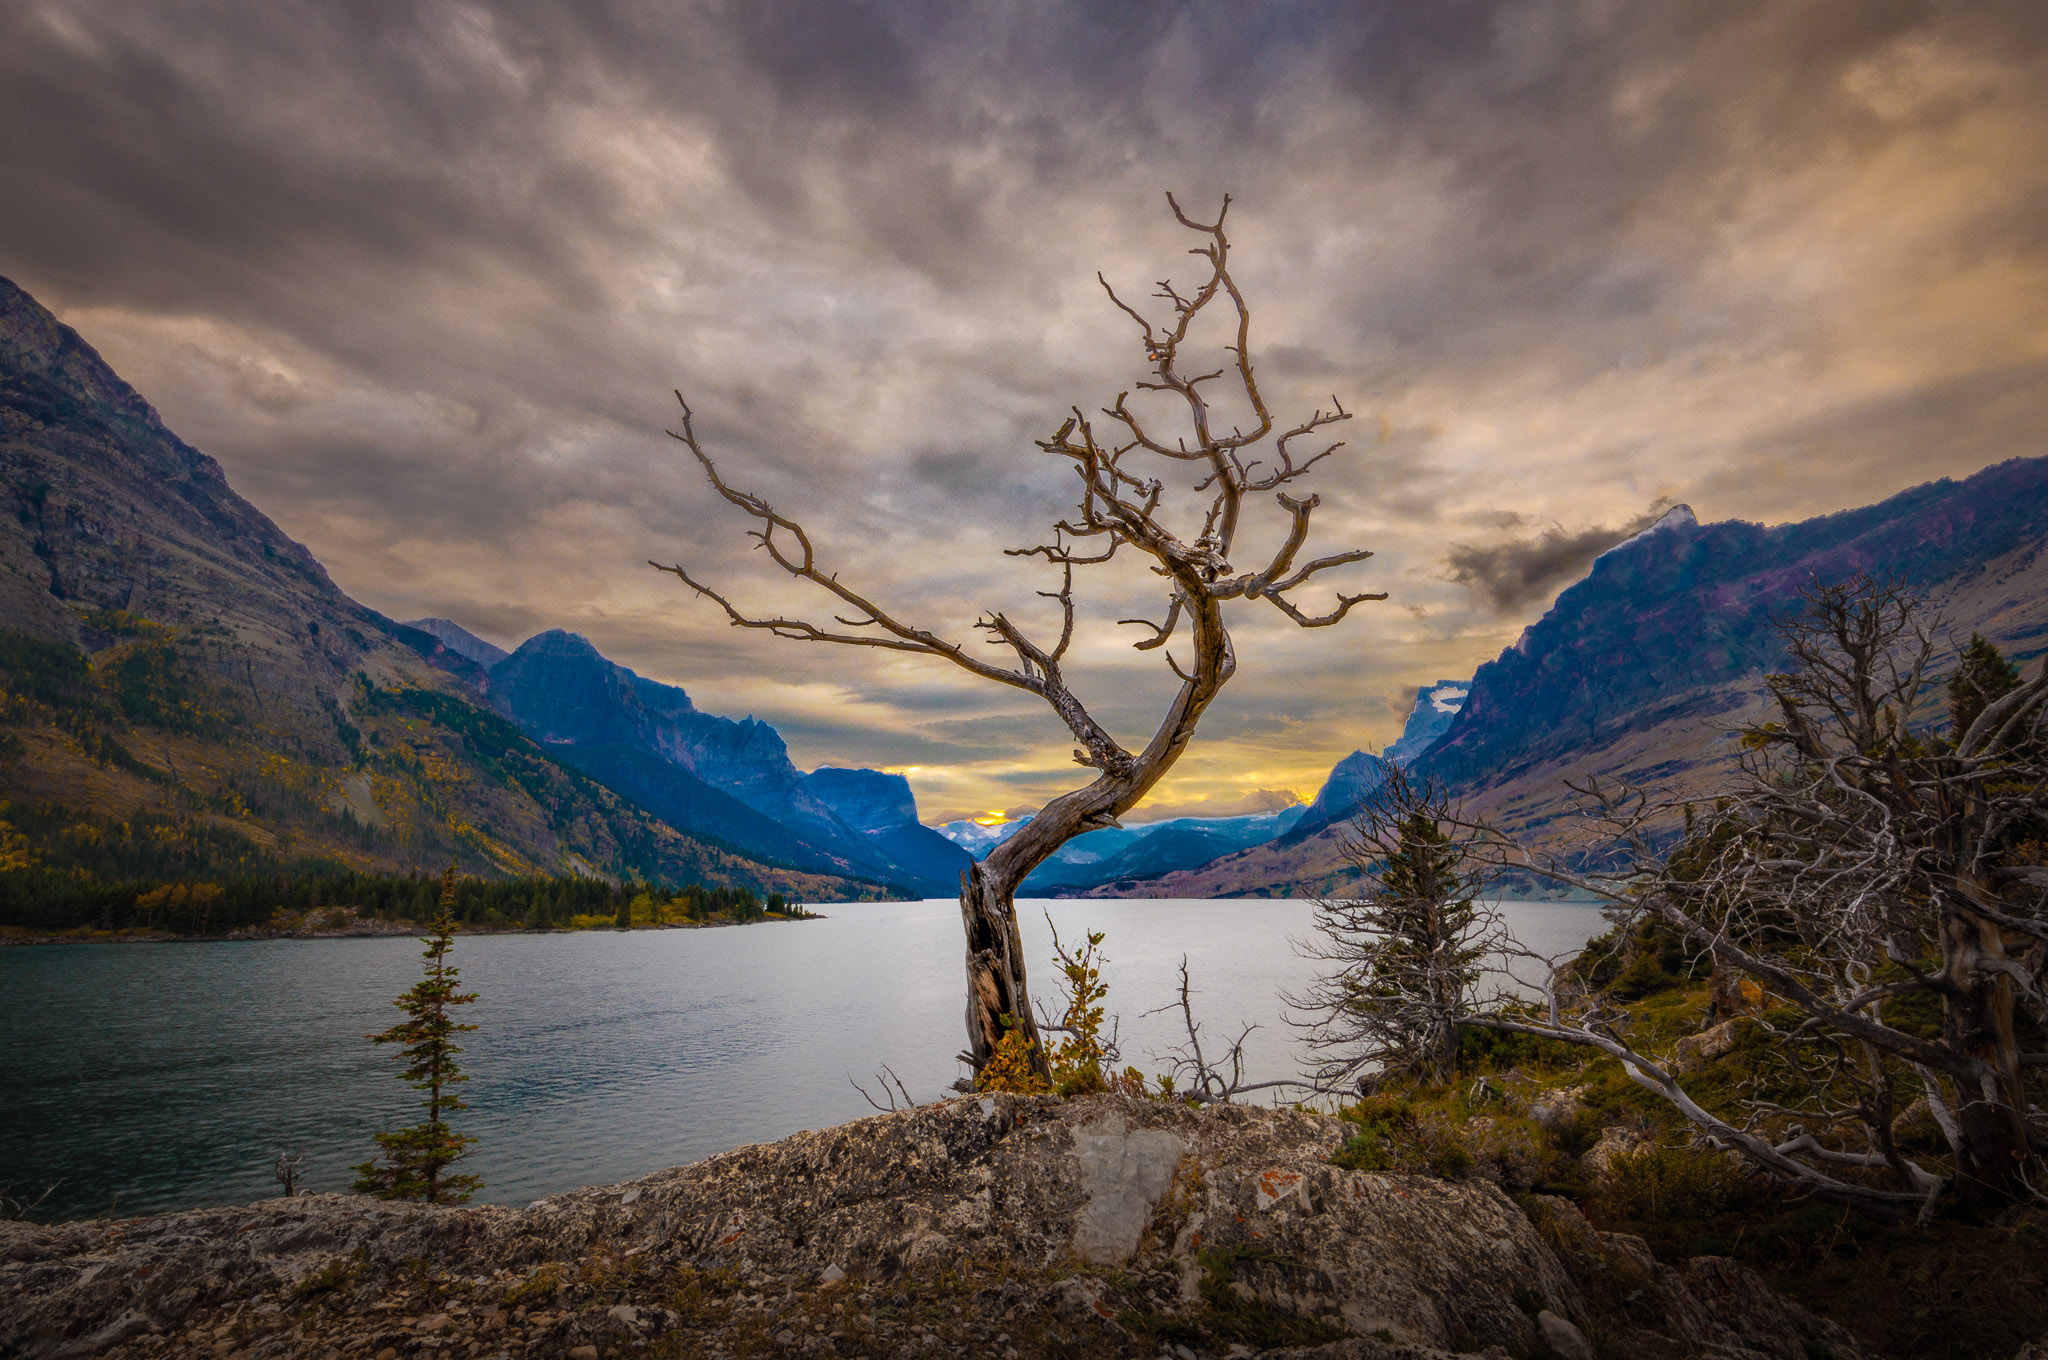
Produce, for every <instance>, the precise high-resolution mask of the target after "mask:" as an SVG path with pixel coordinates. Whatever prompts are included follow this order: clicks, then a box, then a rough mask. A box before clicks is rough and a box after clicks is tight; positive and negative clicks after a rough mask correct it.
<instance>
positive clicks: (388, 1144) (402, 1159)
mask: <svg viewBox="0 0 2048 1360" xmlns="http://www.w3.org/2000/svg"><path fill="white" fill-rule="evenodd" d="M456 882H457V876H456V872H455V866H454V865H453V864H450V865H449V866H448V869H447V872H445V873H444V874H442V875H441V909H440V912H439V914H438V915H436V916H435V917H434V921H433V925H432V930H433V932H434V933H433V934H432V935H430V936H428V937H426V938H425V939H423V940H422V941H421V943H422V944H424V945H426V947H427V949H426V953H425V954H423V955H421V957H422V958H424V959H425V960H426V961H427V962H426V976H425V977H423V978H422V979H421V980H420V981H419V982H417V983H415V984H414V985H413V987H412V988H411V989H410V990H409V991H407V992H406V993H405V994H404V995H402V996H400V997H399V998H398V999H397V1000H396V1001H394V1002H393V1003H392V1004H393V1005H395V1006H397V1007H398V1008H399V1009H400V1010H402V1011H404V1012H405V1015H406V1018H405V1019H403V1020H401V1021H399V1022H398V1023H397V1024H395V1025H393V1026H392V1027H391V1028H390V1029H387V1030H385V1031H384V1032H383V1033H382V1034H372V1035H368V1036H366V1037H368V1038H369V1040H370V1041H371V1042H372V1043H378V1044H403V1045H404V1046H405V1047H404V1049H403V1050H402V1051H401V1053H400V1055H399V1056H401V1057H402V1058H403V1059H404V1060H405V1070H404V1072H402V1073H401V1074H400V1077H401V1079H402V1080H404V1081H405V1082H407V1083H408V1084H409V1085H411V1086H414V1087H416V1088H417V1089H419V1090H421V1091H424V1092H426V1093H427V1098H426V1100H425V1101H423V1102H421V1103H422V1104H424V1105H425V1106H426V1110H427V1118H426V1122H424V1123H421V1124H415V1125H414V1126H413V1127H411V1128H409V1129H400V1130H398V1131H397V1132H395V1133H380V1134H377V1135H376V1140H377V1146H378V1147H380V1148H382V1149H383V1152H382V1153H381V1154H380V1156H381V1159H382V1165H379V1160H380V1158H379V1157H372V1158H371V1159H370V1160H369V1161H367V1162H363V1163H362V1164H360V1165H358V1166H355V1167H352V1168H350V1169H351V1170H353V1171H354V1172H355V1173H356V1183H355V1188H356V1189H357V1190H358V1191H361V1192H363V1193H366V1194H372V1195H376V1196H377V1197H378V1198H380V1199H423V1200H426V1201H427V1202H428V1203H429V1204H460V1203H461V1202H462V1201H464V1200H466V1199H468V1198H469V1197H470V1195H471V1194H472V1193H473V1192H474V1191H476V1190H477V1189H478V1188H480V1187H481V1186H482V1185H483V1181H482V1179H481V1178H479V1177H476V1176H456V1175H448V1174H445V1172H446V1169H447V1167H448V1166H449V1165H450V1164H452V1163H454V1162H456V1161H458V1160H460V1159H461V1158H463V1157H466V1156H468V1155H469V1145H470V1144H471V1143H474V1142H475V1141H476V1139H474V1138H472V1137H470V1136H468V1135H467V1134H460V1133H457V1132H455V1131H454V1130H453V1129H451V1128H449V1127H448V1123H447V1120H446V1119H445V1118H444V1116H445V1115H447V1114H448V1113H449V1112H450V1111H453V1110H461V1109H466V1108H468V1107H467V1106H466V1105H464V1104H463V1102H462V1101H461V1100H460V1099H459V1098H458V1097H457V1096H456V1095H455V1093H454V1091H453V1090H452V1089H450V1088H452V1087H453V1086H455V1085H456V1084H457V1083H459V1082H465V1081H468V1080H469V1078H468V1077H466V1076H464V1075H463V1074H462V1071H461V1069H460V1068H458V1067H457V1066H456V1065H455V1055H456V1054H458V1053H460V1052H461V1051H462V1050H461V1048H459V1047H458V1046H457V1045H456V1044H455V1042H454V1038H455V1035H456V1034H458V1033H460V1032H461V1031H463V1030H473V1029H475V1028H476V1026H475V1025H458V1024H456V1023H455V1021H454V1020H453V1019H452V1018H451V1017H450V1016H449V1014H448V1008H449V1007H451V1006H463V1005H467V1004H469V1003H470V1002H472V1001H474V1000H476V993H475V992H460V991H457V990H456V982H457V976H458V975H457V972H456V970H455V968H454V967H453V966H452V965H451V964H450V963H449V962H448V950H449V948H450V947H451V946H453V945H454V943H455V884H456Z"/></svg>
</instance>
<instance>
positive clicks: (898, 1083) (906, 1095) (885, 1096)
mask: <svg viewBox="0 0 2048 1360" xmlns="http://www.w3.org/2000/svg"><path fill="white" fill-rule="evenodd" d="M846 1083H847V1085H849V1086H851V1087H853V1089H854V1090H856V1091H858V1092H860V1098H861V1099H862V1100H865V1101H866V1102H867V1103H868V1104H869V1105H871V1106H873V1107H874V1108H875V1109H877V1110H880V1111H881V1112H882V1113H883V1114H894V1113H895V1112H896V1111H898V1110H909V1109H915V1108H916V1107H917V1101H916V1100H915V1099H913V1098H912V1096H911V1094H910V1092H909V1091H907V1090H905V1089H904V1086H903V1078H901V1077H899V1076H897V1075H896V1071H895V1069H894V1068H892V1067H890V1066H889V1064H887V1063H883V1064H882V1065H881V1067H880V1068H879V1069H877V1070H876V1072H875V1083H876V1085H877V1086H879V1087H880V1088H881V1092H882V1100H886V1101H887V1102H888V1104H886V1105H885V1104H883V1103H882V1100H876V1099H875V1098H874V1097H873V1096H871V1095H869V1094H868V1088H867V1087H865V1086H863V1085H861V1084H860V1083H859V1082H857V1081H855V1080H854V1079H853V1074H852V1073H850V1072H849V1073H848V1074H847V1077H846ZM892 1086H893V1087H894V1088H895V1089H894V1090H891V1089H890V1087H892ZM898 1096H901V1097H902V1098H903V1103H902V1104H901V1105H898V1104H897V1103H896V1099H897V1097H898Z"/></svg>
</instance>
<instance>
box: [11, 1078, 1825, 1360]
mask: <svg viewBox="0 0 2048 1360" xmlns="http://www.w3.org/2000/svg"><path fill="white" fill-rule="evenodd" d="M1344 1127H1345V1126H1343V1125H1341V1124H1339V1123H1338V1122H1337V1121H1335V1120H1331V1119H1327V1118H1324V1117H1322V1116H1318V1115H1312V1114H1304V1113H1298V1112H1294V1111H1283V1110H1260V1109H1249V1108H1243V1107H1231V1106H1224V1107H1220V1108H1215V1109H1211V1110H1207V1111H1196V1110H1191V1109H1188V1108H1187V1107H1185V1106H1180V1105H1171V1104H1164V1103H1159V1102H1152V1101H1142V1100H1131V1099H1125V1098H1117V1097H1097V1098H1091V1099H1082V1100H1072V1101H1060V1100H1054V1099H1051V1098H1043V1097H1041V1098H1035V1099H1029V1098H1018V1097H1011V1096H996V1097H987V1098H967V1099H961V1100H951V1101H946V1102H943V1103H940V1104H936V1105H930V1106H920V1107H917V1108H915V1109H912V1110H907V1111H902V1112H899V1113H895V1114H890V1115H884V1116H880V1117H877V1118H873V1119H866V1120H861V1121H859V1122H857V1123H854V1124H849V1125H846V1126H844V1127H842V1128H836V1129H825V1130H821V1131H819V1132H815V1133H804V1134H798V1135H797V1136H795V1137H793V1138H789V1139H785V1140H783V1141H782V1142H780V1143H774V1144H769V1145H764V1146H760V1147H749V1148H740V1149H737V1150H736V1151H733V1152H729V1153H725V1154H723V1155H720V1156H717V1157H712V1158H710V1159H708V1160H706V1161H703V1162H700V1163H697V1164H695V1165H693V1166H687V1167H680V1168H677V1169H675V1170H671V1171H664V1172H660V1173H657V1174H655V1175H652V1176H648V1177H646V1178H644V1179H642V1180H639V1181H635V1182H632V1183H630V1184H627V1185H623V1186H610V1187H604V1188H600V1189H590V1190H582V1191H577V1192H575V1193H573V1194H567V1195H558V1196H554V1197H552V1198H549V1199H545V1200H541V1201H539V1202H537V1203H535V1204H532V1205H529V1206H528V1207H526V1208H524V1209H510V1208H499V1207H489V1206H478V1207H464V1208H427V1207H421V1206H397V1205H390V1204H384V1203H380V1202H378V1201H374V1200H364V1199H355V1198H350V1197H345V1196H334V1195H321V1196H308V1197H304V1198H300V1199H289V1200H272V1201H269V1202H266V1203H263V1204H257V1205H252V1206H250V1207H248V1208H244V1209H213V1210H202V1211H197V1212H192V1213H184V1214H171V1215H166V1216H163V1217H160V1218H153V1219H136V1220H129V1221H127V1222H121V1223H107V1222H85V1223H72V1224H64V1225H59V1226H56V1227H47V1228H44V1227H32V1226H28V1225H24V1224H18V1223H0V1352H4V1353H5V1354H9V1355H20V1356H31V1357H50V1358H52V1360H54V1358H55V1357H61V1356H86V1355H109V1356H111V1355H121V1356H129V1357H138V1358H139V1357H156V1356H172V1355H177V1356H185V1355H216V1354H227V1353H230V1352H232V1353H233V1354H235V1355H238V1356H242V1357H246V1358H247V1360H268V1357H284V1356H300V1355H318V1354H322V1353H324V1352H325V1351H326V1350H327V1349H328V1348H330V1347H331V1348H333V1349H335V1350H337V1351H339V1352H342V1353H347V1354H375V1353H377V1352H378V1351H379V1350H380V1349H382V1348H384V1347H391V1348H393V1349H394V1350H396V1351H398V1352H399V1353H401V1354H427V1353H442V1352H445V1353H448V1354H463V1353H465V1352H467V1353H477V1354H481V1353H484V1351H486V1350H497V1351H501V1352H503V1351H508V1350H509V1351H511V1352H513V1353H518V1352H520V1351H523V1352H524V1353H526V1354H536V1355H566V1356H571V1357H578V1356H581V1357H589V1356H596V1355H610V1354H613V1353H624V1354H630V1353H633V1352H634V1351H636V1350H638V1349H641V1348H644V1347H649V1346H657V1347H660V1348H661V1352H660V1353H665V1354H688V1355H700V1354H707V1353H712V1352H714V1351H715V1352H719V1353H728V1354H732V1353H737V1354H776V1353H784V1352H789V1351H791V1350H792V1348H800V1349H801V1350H803V1351H804V1352H805V1353H810V1354H817V1355H864V1356H894V1355H902V1354H906V1353H914V1354H933V1355H940V1356H952V1355H1002V1354H1011V1355H1018V1356H1028V1357H1039V1356H1052V1355H1060V1356H1144V1357H1148V1358H1149V1357H1153V1356H1157V1355H1159V1354H1160V1346H1161V1338H1162V1337H1167V1338H1185V1339H1186V1340H1187V1341H1188V1342H1191V1343H1193V1344H1194V1345H1198V1346H1200V1347H1201V1353H1203V1354H1210V1353H1214V1354H1222V1353H1224V1351H1225V1350H1230V1352H1231V1353H1232V1354H1238V1355H1250V1354H1263V1355H1271V1356H1276V1357H1277V1356H1288V1357H1304V1358H1305V1357H1307V1356H1309V1355H1312V1354H1313V1355H1317V1356H1322V1357H1325V1360H1338V1357H1353V1358H1354V1360H1443V1358H1444V1357H1447V1356H1448V1354H1449V1353H1450V1352H1453V1351H1456V1352H1460V1353H1471V1352H1479V1353H1481V1354H1485V1355H1488V1356H1492V1357H1496V1360H1499V1358H1500V1357H1506V1356H1508V1355H1529V1354H1534V1353H1543V1352H1541V1351H1538V1350H1537V1347H1538V1345H1539V1344H1541V1345H1546V1346H1550V1347H1553V1348H1554V1347H1556V1346H1558V1345H1560V1344H1562V1345H1565V1346H1570V1345H1571V1344H1573V1342H1574V1341H1576V1343H1577V1344H1578V1345H1579V1346H1581V1347H1584V1346H1586V1345H1587V1342H1586V1338H1585V1336H1584V1334H1583V1331H1582V1329H1584V1328H1593V1329H1594V1330H1595V1333H1596V1335H1597V1334H1598V1327H1599V1324H1600V1321H1601V1319H1600V1318H1599V1316H1598V1315H1597V1314H1593V1313H1589V1310H1588V1306H1587V1303H1586V1297H1585V1295H1583V1294H1582V1292H1581V1290H1580V1287H1579V1284H1578V1283H1577V1281H1576V1280H1575V1278H1574V1275H1573V1269H1574V1267H1573V1265H1571V1264H1569V1261H1575V1260H1576V1254H1570V1255H1569V1256H1568V1257H1560V1255H1559V1254H1558V1253H1557V1251H1556V1250H1554V1249H1553V1247H1552V1246H1551V1245H1550V1240H1555V1241H1560V1242H1570V1241H1573V1240H1575V1239H1574V1236H1573V1235H1574V1234H1577V1235H1578V1236H1580V1237H1583V1236H1584V1234H1586V1233H1590V1229H1586V1228H1584V1226H1583V1221H1582V1220H1580V1221H1579V1222H1577V1223H1570V1222H1564V1223H1561V1224H1560V1225H1558V1226H1556V1227H1553V1228H1552V1229H1551V1233H1550V1240H1546V1235H1545V1233H1544V1232H1539V1231H1538V1229H1537V1227H1536V1225H1535V1224H1534V1223H1533V1222H1532V1221H1531V1220H1530V1219H1529V1218H1528V1217H1527V1216H1525V1214H1524V1213H1523V1211H1522V1210H1521V1209H1519V1208H1517V1207H1516V1205H1515V1203H1514V1202H1513V1201H1512V1200H1510V1199H1509V1198H1508V1197H1507V1196H1506V1195H1505V1194H1503V1193H1502V1192H1501V1191H1500V1190H1498V1189H1496V1188H1495V1187H1493V1186H1491V1185H1489V1184H1486V1183H1484V1182H1476V1181H1468V1182H1452V1181H1442V1180H1437V1179H1434V1178H1431V1177H1423V1176H1406V1175H1403V1176H1396V1175H1381V1174H1373V1173H1366V1172H1355V1171H1344V1170H1340V1169H1337V1168H1335V1167H1332V1166H1330V1165H1328V1164H1327V1158H1328V1156H1329V1154H1330V1153H1331V1152H1332V1151H1333V1150H1334V1149H1335V1148H1336V1147H1337V1146H1338V1145H1339V1143H1340V1142H1341V1140H1342V1137H1343V1129H1344ZM1567 1212H1568V1211H1567ZM1630 1244H1634V1246H1636V1247H1639V1246H1640V1243H1637V1242H1635V1239H1625V1240H1621V1239H1617V1240H1615V1242H1614V1243H1613V1245H1614V1247H1616V1248H1617V1249H1618V1250H1620V1251H1621V1252H1622V1253H1623V1254H1626V1253H1627V1252H1628V1251H1630V1250H1632V1249H1633V1248H1632V1247H1631V1246H1630ZM1594 1245H1595V1247H1598V1246H1599V1244H1598V1243H1597V1242H1596V1243H1594ZM1702 1262H1704V1263H1706V1266H1705V1268H1704V1270H1703V1269H1702ZM1635 1277H1639V1280H1640V1286H1639V1288H1638V1292H1637V1294H1636V1295H1634V1296H1632V1302H1631V1304H1630V1307H1631V1309H1632V1310H1633V1311H1634V1313H1635V1315H1637V1316H1639V1317H1651V1316H1656V1317H1660V1318H1662V1319H1663V1320H1662V1323H1661V1325H1662V1326H1664V1327H1666V1328H1667V1329H1668V1333H1669V1335H1668V1344H1666V1345H1664V1346H1662V1347H1660V1349H1659V1350H1658V1352H1657V1353H1659V1354H1664V1355H1673V1356H1692V1355H1700V1356H1705V1355H1708V1354H1714V1355H1721V1356H1729V1355H1735V1354H1741V1355H1745V1356H1750V1357H1759V1356H1760V1357H1766V1358H1767V1360H1777V1358H1779V1357H1783V1360H1806V1358H1807V1357H1811V1356H1833V1357H1835V1360H1857V1358H1858V1357H1860V1355H1861V1352H1860V1351H1858V1350H1857V1349H1856V1347H1855V1345H1854V1343H1853V1342H1851V1341H1850V1340H1849V1339H1848V1338H1847V1336H1846V1334H1844V1333H1842V1332H1841V1331H1840V1329H1838V1328H1832V1327H1830V1326H1829V1324H1826V1323H1822V1322H1819V1321H1818V1320H1816V1319H1814V1318H1812V1317H1811V1316H1809V1315H1806V1314H1804V1313H1802V1312H1800V1310H1798V1309H1797V1308H1795V1307H1792V1306H1791V1305H1789V1304H1785V1303H1783V1302H1782V1301H1780V1300H1776V1299H1774V1298H1772V1296H1771V1295H1770V1294H1769V1292H1768V1291H1767V1290H1765V1289H1764V1288H1763V1286H1762V1284H1761V1282H1760V1281H1758V1280H1757V1279H1756V1277H1755V1276H1754V1275H1751V1274H1749V1272H1747V1271H1746V1270H1744V1269H1743V1268H1742V1267H1740V1266H1736V1265H1734V1263H1732V1262H1716V1261H1714V1259H1713V1258H1698V1259H1697V1260H1695V1261H1694V1262H1693V1263H1692V1264H1691V1265H1689V1266H1688V1267H1687V1270H1686V1272H1685V1273H1683V1274H1681V1273H1680V1272H1675V1271H1671V1270H1669V1269H1665V1268H1661V1267H1659V1266H1658V1265H1657V1264H1656V1263H1655V1262H1654V1261H1645V1262H1636V1263H1634V1267H1633V1271H1632V1278H1635ZM1695 1277H1698V1278H1697V1280H1696V1279H1695ZM1706 1284H1711V1285H1712V1292H1711V1293H1708V1292H1706V1291H1705V1290H1704V1288H1703V1287H1702V1286H1703V1285H1706ZM1539 1329H1541V1335H1542V1337H1543V1341H1542V1342H1541V1343H1539V1341H1538V1336H1539ZM1716 1345H1718V1346H1720V1347H1721V1349H1719V1350H1714V1349H1712V1347H1713V1346H1716ZM585 1347H588V1348H591V1349H580V1348H585ZM1311 1347H1313V1348H1314V1349H1310V1348H1311ZM1730 1347H1734V1348H1735V1349H1730ZM1174 1353H1175V1354H1184V1353H1188V1352H1184V1351H1181V1350H1178V1349H1176V1350H1175V1352H1174ZM1552 1353H1555V1351H1554V1350H1553V1352H1552ZM1582 1353H1585V1354H1590V1353H1591V1352H1590V1349H1588V1350H1585V1351H1583V1352H1582Z"/></svg>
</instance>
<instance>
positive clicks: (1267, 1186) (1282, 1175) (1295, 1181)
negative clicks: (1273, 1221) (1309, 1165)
mask: <svg viewBox="0 0 2048 1360" xmlns="http://www.w3.org/2000/svg"><path fill="white" fill-rule="evenodd" d="M1300 1188H1301V1173H1300V1172H1299V1171H1262V1172H1260V1173H1259V1180H1258V1203H1259V1207H1260V1208H1261V1209H1270V1208H1272V1207H1273V1206H1274V1205H1275V1204H1278V1203H1279V1202H1280V1201H1281V1200H1283V1199H1286V1198H1287V1197H1288V1196H1289V1195H1291V1194H1293V1193H1295V1191H1297V1190H1299V1189H1300Z"/></svg>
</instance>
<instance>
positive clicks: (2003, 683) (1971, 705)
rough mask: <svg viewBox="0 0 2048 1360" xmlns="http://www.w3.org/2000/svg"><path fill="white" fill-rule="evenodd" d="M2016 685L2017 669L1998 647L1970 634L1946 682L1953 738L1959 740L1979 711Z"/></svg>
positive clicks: (2017, 683)
mask: <svg viewBox="0 0 2048 1360" xmlns="http://www.w3.org/2000/svg"><path fill="white" fill-rule="evenodd" d="M2019 686H2020V673H2019V669H2018V668H2017V667H2016V666H2014V665H2013V664H2012V663H2011V662H2010V661H2007V660H2006V659H2005V657H2004V655H2003V654H2002V653H2000V652H1999V650H1998V648H1996V647H1994V646H1993V645H1991V643H1989V642H1987V641H1985V640H1984V639H1983V638H1982V637H1980V636H1978V635H1977V634H1976V633H1972V634H1970V645H1969V646H1967V647H1965V648H1963V654H1962V657H1961V658H1960V660H1959V663H1958V665H1957V666H1956V673H1955V674H1954V675H1952V676H1950V677H1949V681H1948V715H1949V719H1950V720H1951V721H1952V722H1953V723H1954V727H1953V728H1952V729H1951V733H1952V735H1953V737H1954V739H1955V740H1957V741H1961V740H1962V739H1963V735H1964V733H1966V732H1968V731H1969V730H1970V724H1971V723H1974V722H1976V721H1977V716H1978V715H1979V714H1980V713H1982V712H1983V711H1984V710H1985V709H1987V708H1989V707H1991V705H1993V704H1995V703H1997V702H1998V701H1999V700H2000V699H2003V698H2004V697H2005V696H2006V695H2008V694H2010V693H2012V692H2013V691H2014V690H2016V689H2018V688H2019Z"/></svg>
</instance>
